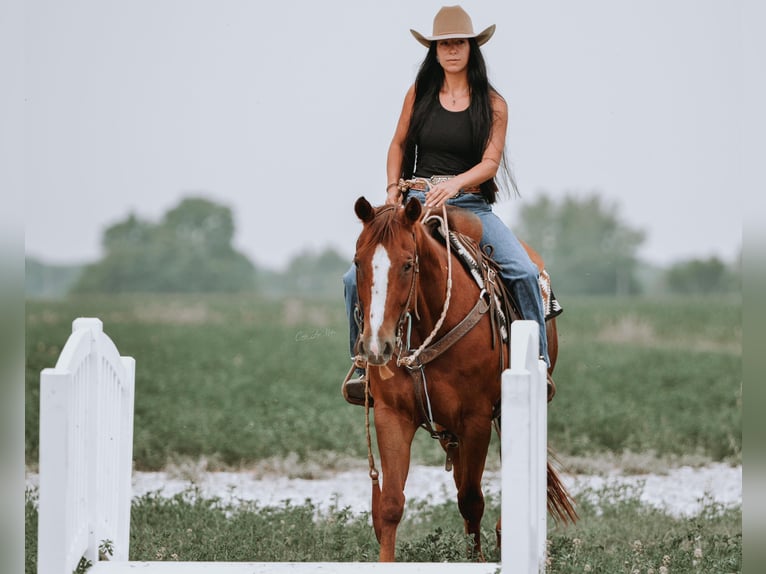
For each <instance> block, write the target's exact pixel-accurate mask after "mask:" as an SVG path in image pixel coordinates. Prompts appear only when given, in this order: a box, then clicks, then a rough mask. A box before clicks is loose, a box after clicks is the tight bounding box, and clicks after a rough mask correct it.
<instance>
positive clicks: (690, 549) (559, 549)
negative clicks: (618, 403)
mask: <svg viewBox="0 0 766 574" xmlns="http://www.w3.org/2000/svg"><path fill="white" fill-rule="evenodd" d="M639 495H640V493H639V491H637V490H626V489H622V488H620V489H614V488H607V489H604V490H601V491H597V492H591V493H588V496H585V495H584V496H583V497H582V500H581V502H580V505H579V512H580V516H581V520H580V522H579V523H578V524H577V525H576V526H566V527H565V526H559V525H556V524H555V523H551V524H550V525H549V531H548V540H549V547H548V556H549V564H548V566H547V570H546V571H547V572H548V573H549V574H565V573H578V574H579V573H581V572H594V573H597V572H605V573H612V572H635V571H639V572H642V573H645V572H650V571H652V570H653V571H654V572H656V573H659V572H662V570H661V569H660V567H661V566H663V565H664V566H666V567H667V568H668V570H667V571H669V572H673V573H674V574H684V573H687V572H689V573H692V572H694V573H696V572H705V573H721V574H726V573H733V572H739V571H740V570H741V561H742V528H741V522H740V521H741V511H740V509H729V510H726V509H723V508H721V507H719V506H717V505H715V504H713V503H710V504H708V505H707V506H706V507H705V508H704V510H703V511H702V512H701V513H700V514H699V515H697V516H695V517H691V518H676V517H673V516H670V515H667V514H664V513H662V512H660V511H658V510H655V509H652V508H648V507H646V506H643V505H642V504H641V502H640V500H639ZM594 501H595V502H594ZM499 512H500V503H499V500H497V499H496V498H489V499H488V500H487V511H486V517H487V519H486V520H484V528H483V529H482V544H483V547H484V552H485V556H486V558H487V560H489V561H499V559H500V555H499V551H498V549H497V547H496V543H495V534H494V517H496V516H498V515H499ZM26 513H27V521H26V544H27V557H26V558H27V566H26V572H27V573H28V574H32V573H33V572H34V564H35V561H36V539H37V530H36V524H37V511H36V495H35V492H33V491H30V492H28V493H27V503H26ZM131 520H132V524H131V539H130V549H131V553H130V554H131V555H130V559H131V560H164V561H175V560H178V561H253V562H256V561H266V562H292V561H298V562H301V561H334V562H352V561H354V562H357V561H358V562H368V561H375V560H377V553H378V544H377V542H376V540H375V534H374V532H373V529H372V526H371V524H370V517H369V515H367V514H364V515H353V514H351V513H350V512H349V510H348V509H347V508H337V507H333V508H329V509H327V510H322V511H318V510H317V508H316V507H315V506H314V505H313V504H311V503H310V502H306V503H305V504H302V505H292V504H287V503H286V504H284V505H282V506H278V507H259V506H257V505H255V504H253V503H248V502H242V503H236V504H231V503H224V502H222V501H221V500H220V499H204V498H201V497H200V496H199V494H198V493H197V492H195V491H194V490H188V491H186V492H184V493H181V494H178V495H176V496H174V497H172V498H163V497H161V496H159V495H157V494H148V495H145V496H142V497H140V498H138V499H136V500H135V501H134V502H133V508H132V511H131ZM466 548H467V540H466V537H465V535H464V534H463V525H462V521H461V518H460V516H459V514H458V512H457V509H456V507H455V504H454V503H443V504H439V505H428V504H425V503H421V504H419V505H410V506H408V507H407V508H406V510H405V517H404V520H403V522H402V524H401V526H400V528H399V536H398V545H397V558H398V560H400V561H406V562H430V561H450V562H462V561H468V560H471V559H472V557H471V556H469V555H468V554H467V550H466Z"/></svg>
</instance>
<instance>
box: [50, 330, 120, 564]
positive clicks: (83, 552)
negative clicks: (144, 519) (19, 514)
mask: <svg viewBox="0 0 766 574" xmlns="http://www.w3.org/2000/svg"><path fill="white" fill-rule="evenodd" d="M134 391H135V361H134V360H133V359H132V358H131V357H120V355H119V352H118V351H117V348H116V347H115V346H114V343H113V342H112V340H111V339H110V338H109V337H108V336H107V335H106V334H104V331H103V324H102V322H101V320H100V319H96V318H79V319H76V320H75V321H74V322H73V324H72V335H71V336H70V337H69V339H68V340H67V342H66V344H65V345H64V348H63V349H62V351H61V355H60V356H59V359H58V361H57V362H56V367H55V368H53V369H44V370H43V371H42V373H41V375H40V486H39V505H38V562H37V572H38V574H62V573H66V572H72V571H73V570H74V569H75V568H76V567H77V564H78V562H79V560H80V558H81V557H83V556H84V557H85V558H86V559H87V560H89V561H90V562H92V563H93V564H96V563H97V562H98V559H99V555H98V550H99V545H100V544H101V543H102V542H104V541H105V540H111V542H112V547H113V550H114V556H113V557H112V558H113V559H115V560H127V559H128V550H129V540H130V504H131V471H132V460H133V456H132V455H133V404H134V398H133V397H134Z"/></svg>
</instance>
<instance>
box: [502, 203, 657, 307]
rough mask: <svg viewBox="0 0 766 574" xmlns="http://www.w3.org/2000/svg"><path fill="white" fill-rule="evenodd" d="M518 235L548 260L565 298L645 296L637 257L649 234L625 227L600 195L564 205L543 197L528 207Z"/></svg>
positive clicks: (613, 209)
mask: <svg viewBox="0 0 766 574" xmlns="http://www.w3.org/2000/svg"><path fill="white" fill-rule="evenodd" d="M515 231H516V233H517V235H518V237H519V238H520V239H523V240H524V241H526V242H527V243H529V244H530V245H531V246H532V247H533V248H534V249H535V250H536V251H538V252H539V253H540V254H541V255H542V256H543V258H544V259H545V262H546V267H547V269H548V271H549V272H550V273H551V278H552V281H553V289H554V291H555V292H556V293H557V294H558V295H559V296H561V294H563V293H570V294H612V295H614V294H618V295H627V294H633V293H637V292H638V291H639V282H638V281H637V279H636V275H635V274H636V268H637V263H638V260H637V257H636V251H637V249H638V247H639V246H640V245H641V243H643V241H644V238H645V234H644V232H643V231H640V230H636V229H631V228H630V227H628V226H627V225H626V224H625V223H623V222H622V221H620V218H619V216H618V213H617V207H616V206H615V205H613V204H612V205H606V204H604V203H603V202H602V200H601V198H600V197H599V196H598V195H597V194H595V193H594V194H591V195H589V196H587V197H585V198H582V199H580V198H576V197H573V196H567V197H565V198H564V199H563V200H562V201H561V202H560V203H555V202H554V201H553V200H551V199H550V198H549V197H548V196H547V195H542V196H540V198H539V199H538V200H537V201H536V202H535V203H532V204H528V205H525V206H524V207H522V209H521V212H520V221H519V224H518V225H517V226H516V228H515Z"/></svg>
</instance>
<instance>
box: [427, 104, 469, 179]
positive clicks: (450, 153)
mask: <svg viewBox="0 0 766 574" xmlns="http://www.w3.org/2000/svg"><path fill="white" fill-rule="evenodd" d="M471 136H472V129H471V121H470V119H469V117H468V109H465V110H463V111H462V112H451V111H449V110H446V109H444V107H443V106H442V105H441V102H439V103H437V105H436V106H435V108H434V112H433V113H432V114H430V115H429V116H428V117H427V118H426V120H425V122H424V123H423V128H422V129H421V130H420V134H419V135H418V140H417V146H418V147H417V163H416V165H415V175H416V176H418V177H431V176H432V175H457V174H459V173H463V172H464V171H467V170H469V169H471V168H472V167H473V166H474V165H476V163H477V161H476V159H475V158H474V157H473V155H474V154H473V151H472V148H473V146H472V137H471Z"/></svg>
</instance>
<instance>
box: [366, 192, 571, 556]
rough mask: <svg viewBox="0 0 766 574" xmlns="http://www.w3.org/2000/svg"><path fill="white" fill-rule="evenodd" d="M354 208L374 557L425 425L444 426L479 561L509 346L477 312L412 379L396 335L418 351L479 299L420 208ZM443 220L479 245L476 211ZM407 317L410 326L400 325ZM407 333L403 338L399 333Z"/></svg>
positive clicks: (562, 497) (384, 546)
mask: <svg viewBox="0 0 766 574" xmlns="http://www.w3.org/2000/svg"><path fill="white" fill-rule="evenodd" d="M354 209H355V212H356V214H357V216H358V217H359V219H360V220H361V221H362V223H363V229H362V232H361V233H360V235H359V238H358V240H357V245H356V255H355V258H354V261H355V264H356V268H357V289H358V294H359V305H360V308H361V311H362V317H363V319H362V332H361V334H360V337H359V340H358V343H357V353H358V357H357V358H358V360H360V361H361V362H362V363H366V366H367V371H366V372H367V376H368V381H369V390H370V393H371V394H372V396H374V398H375V434H376V437H377V443H378V451H379V453H380V460H381V473H382V476H383V486H382V490H381V488H380V486H379V485H378V483H377V480H375V479H374V480H373V497H372V498H373V500H372V519H373V526H374V529H375V534H376V536H377V539H378V542H379V543H380V556H379V558H380V560H381V561H393V560H394V558H395V554H394V552H395V543H396V530H397V527H398V525H399V522H400V520H401V518H402V513H403V510H404V486H405V481H406V480H407V474H408V471H409V465H410V447H411V443H412V440H413V437H414V435H415V431H417V429H418V427H420V426H425V427H426V428H427V429H428V430H429V431H431V432H432V436H434V438H437V435H436V434H435V433H434V429H435V428H438V429H446V430H447V432H446V433H444V434H442V435H441V437H440V438H442V440H440V442H441V443H442V446H443V447H444V448H445V450H447V454H448V460H451V462H452V466H453V476H454V481H455V485H456V487H457V501H458V507H459V509H460V514H461V515H462V516H463V519H464V523H465V531H466V533H467V534H468V535H469V536H470V537H472V539H473V545H474V548H473V550H474V551H475V552H476V555H477V556H478V557H479V558H480V559H481V558H482V554H481V538H480V524H481V519H482V515H483V513H484V495H483V494H482V489H481V479H482V475H483V472H484V464H485V459H486V456H487V450H488V446H489V442H490V437H491V433H492V421H493V417H494V416H495V415H496V414H497V413H494V412H493V411H494V409H495V407H496V405H497V404H498V403H499V401H500V380H501V373H502V370H503V368H504V367H505V366H506V365H507V361H508V346H506V345H505V344H502V343H498V344H493V343H492V341H493V333H492V327H491V320H490V317H489V315H490V314H491V313H484V315H483V316H482V317H481V319H479V320H478V322H476V324H475V325H474V326H473V327H472V328H471V329H470V330H469V331H468V332H466V333H465V334H463V335H462V336H461V337H460V338H459V340H457V341H454V342H453V343H452V344H451V346H449V348H448V349H446V350H444V351H443V352H442V353H441V354H439V355H438V356H437V357H436V358H433V360H430V361H429V362H428V364H427V365H425V366H424V367H423V369H422V370H421V369H414V370H415V371H421V373H420V374H419V378H418V377H416V378H413V375H412V373H411V370H412V369H408V368H406V367H405V366H398V365H399V364H400V363H401V359H402V358H403V357H402V356H401V355H402V354H406V353H407V352H408V350H407V349H406V348H404V347H402V339H403V338H409V339H410V343H411V346H410V348H417V347H418V346H421V345H422V343H423V342H424V341H426V340H427V339H428V338H429V336H431V335H432V332H433V331H434V327H435V326H437V323H439V322H440V321H441V325H439V328H438V332H436V333H435V337H434V339H433V340H434V341H439V339H440V338H441V337H442V336H443V335H444V334H445V333H448V332H450V331H451V330H452V329H453V328H454V327H455V326H456V325H458V324H459V323H461V322H462V321H463V319H464V318H466V316H467V315H469V313H470V312H471V310H472V309H473V308H474V307H475V306H476V305H477V301H479V300H480V299H481V298H482V295H481V294H480V288H479V287H478V285H477V283H476V282H475V281H474V280H473V279H472V278H471V276H470V274H469V273H468V272H467V271H466V270H465V268H464V267H462V265H460V264H459V263H457V261H456V260H455V264H454V265H451V266H449V265H448V261H447V250H446V249H445V246H444V244H443V243H440V242H439V241H437V240H436V239H435V238H434V237H433V236H432V235H431V233H430V232H429V230H428V229H427V228H426V226H424V225H423V224H422V223H421V216H422V210H423V208H422V205H421V203H420V202H419V201H418V200H417V199H414V198H411V199H410V200H409V201H408V202H407V204H406V205H405V206H397V207H394V206H390V205H387V206H382V207H377V208H376V207H373V206H371V205H370V203H369V202H368V201H367V200H366V199H365V198H363V197H360V198H359V199H358V200H357V202H356V204H355V206H354ZM456 212H462V214H458V213H456ZM449 221H450V225H451V226H453V227H455V226H459V227H460V229H461V231H463V232H464V233H465V234H466V235H468V236H472V237H473V238H474V239H475V240H476V241H477V242H478V239H476V238H477V237H479V238H480V237H481V222H480V221H479V219H478V217H476V216H475V215H474V214H472V213H470V212H467V211H465V210H457V209H454V211H453V212H452V215H450V218H449ZM477 225H478V227H477ZM448 267H451V275H452V277H451V289H450V293H451V295H450V298H449V306H448V308H447V311H446V313H445V314H444V315H443V309H444V303H445V298H446V296H445V294H446V293H447V284H448ZM442 315H443V316H442ZM416 316H417V317H418V318H417V319H415V317H416ZM409 317H412V322H411V329H407V328H406V327H403V325H404V324H405V323H406V322H407V321H408V320H409V319H408V318H409ZM552 321H554V320H553V319H552V320H551V321H549V322H552ZM553 327H555V325H553ZM410 330H411V334H410V335H409V336H407V335H405V334H403V331H410ZM549 335H553V337H554V340H553V341H551V342H550V343H551V344H550V353H551V354H552V356H551V364H552V365H553V364H554V362H555V354H556V352H557V346H556V344H555V331H553V332H551V331H550V330H549ZM413 381H415V382H414V384H413ZM418 385H420V389H418V388H417V387H418ZM423 387H425V388H423ZM424 397H425V398H424ZM426 407H427V408H426ZM428 419H431V420H428ZM448 443H450V446H449V447H448V446H447V444H448ZM455 447H456V448H455ZM371 465H372V462H371ZM552 473H553V475H552ZM371 475H372V472H371ZM548 485H549V486H548V500H549V508H550V507H551V504H552V503H553V508H554V510H556V512H557V513H558V515H559V516H566V515H567V514H568V515H569V516H570V517H571V516H573V513H574V510H573V508H572V507H571V506H569V508H566V505H568V504H569V503H570V499H569V495H568V493H567V492H566V490H565V489H564V488H563V485H561V483H560V482H559V480H558V477H557V476H556V474H555V470H554V469H553V468H552V467H551V466H550V465H548ZM552 485H553V491H552ZM552 499H553V500H552ZM562 504H563V506H564V510H563V511H562V510H561V509H562ZM570 510H571V513H570Z"/></svg>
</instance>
